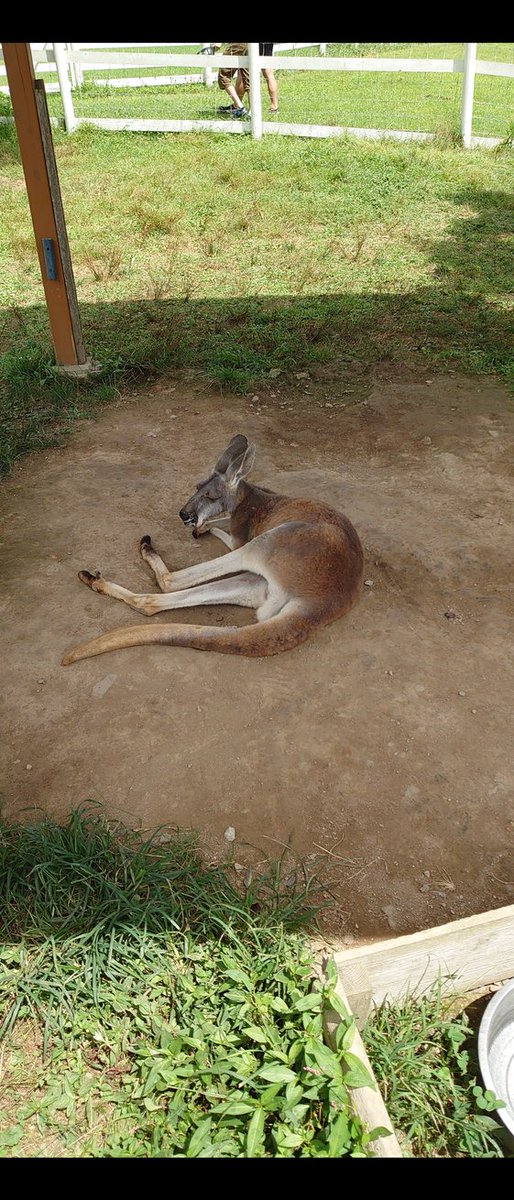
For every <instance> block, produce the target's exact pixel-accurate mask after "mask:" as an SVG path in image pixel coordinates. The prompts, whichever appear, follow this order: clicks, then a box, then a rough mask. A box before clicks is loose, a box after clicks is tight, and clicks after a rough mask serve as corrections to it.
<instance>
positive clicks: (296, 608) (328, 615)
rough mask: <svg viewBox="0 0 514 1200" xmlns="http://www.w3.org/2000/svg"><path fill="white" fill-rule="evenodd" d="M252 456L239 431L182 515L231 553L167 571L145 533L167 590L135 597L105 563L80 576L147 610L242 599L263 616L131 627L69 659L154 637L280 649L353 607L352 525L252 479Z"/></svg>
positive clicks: (358, 555) (259, 651)
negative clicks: (111, 579)
mask: <svg viewBox="0 0 514 1200" xmlns="http://www.w3.org/2000/svg"><path fill="white" fill-rule="evenodd" d="M254 458H255V447H254V446H253V445H250V444H249V442H248V439H247V438H246V437H244V436H243V435H242V434H237V435H236V437H233V438H232V441H231V442H230V443H229V445H228V446H227V449H226V450H225V451H224V453H223V454H222V455H221V457H220V458H219V459H218V461H217V463H216V465H215V467H214V468H213V470H212V472H211V474H210V475H209V477H208V479H205V480H204V481H203V482H202V483H198V484H197V488H196V491H195V493H194V495H193V496H191V499H190V500H188V501H187V504H186V505H185V507H184V508H183V509H181V511H180V513H179V516H180V518H181V520H182V521H183V522H184V525H185V526H186V528H188V529H191V530H192V533H193V537H196V538H198V537H200V536H201V535H202V534H205V533H207V532H210V533H212V534H214V536H215V537H217V538H219V539H220V540H221V541H222V542H224V544H225V545H226V546H228V548H229V553H228V554H225V555H224V556H222V557H220V558H216V559H214V560H212V561H210V562H203V563H199V564H198V565H197V566H194V567H185V569H184V570H181V571H169V570H168V568H167V566H166V564H165V563H164V562H163V560H162V558H161V557H160V556H159V554H158V553H157V551H156V550H155V549H154V546H153V545H152V540H151V538H150V537H149V536H148V535H146V536H145V537H143V538H141V542H140V552H141V555H142V558H143V560H144V561H145V562H146V563H148V566H149V567H150V568H151V570H152V571H153V573H154V575H155V578H156V580H157V583H158V585H159V587H160V588H161V593H159V592H157V593H155V594H153V593H149V594H143V595H136V594H135V593H134V592H129V591H128V590H127V589H126V588H124V587H120V586H119V584H117V583H108V582H107V580H105V579H103V578H102V576H101V574H100V572H99V571H97V572H96V573H95V574H94V575H93V574H91V572H90V571H79V579H80V580H81V581H82V583H85V584H86V585H87V587H89V588H92V590H93V591H94V592H100V593H101V594H102V595H103V596H113V597H114V598H115V599H117V600H123V601H124V603H125V604H129V605H130V607H131V608H135V609H137V610H138V612H141V613H144V614H145V616H153V614H154V613H157V612H163V611H164V610H167V609H172V608H194V607H196V606H197V605H200V604H240V605H243V606H245V607H247V608H253V609H255V611H256V616H257V624H250V625H243V626H241V627H238V626H228V627H225V628H218V627H217V626H209V625H180V624H179V625H160V624H159V625H156V626H151V625H148V624H147V625H132V626H129V627H128V628H123V629H114V630H112V631H111V632H110V633H104V634H102V635H101V636H100V637H97V638H94V639H93V640H92V641H90V642H85V643H84V644H83V645H81V646H77V647H76V648H75V649H74V650H70V652H69V653H68V654H66V655H65V656H64V658H63V660H62V662H63V666H68V665H69V664H70V663H74V662H77V661H78V660H79V659H81V658H91V657H92V656H93V655H95V654H104V653H105V652H106V651H108V650H119V649H121V648H122V647H125V646H142V645H148V644H149V643H152V644H153V643H157V644H159V645H164V646H190V647H193V648H194V649H195V650H217V651H219V652H220V653H221V654H243V655H247V656H249V657H260V656H261V655H268V654H280V653H281V651H283V650H292V649H293V648H294V647H295V646H298V645H299V644H300V642H304V641H306V639H307V638H308V637H310V635H311V633H313V632H314V630H315V629H319V628H321V626H323V625H328V624H329V622H331V621H336V620H337V618H338V617H342V616H344V615H345V613H347V612H348V611H349V609H350V608H351V607H352V605H353V604H354V603H355V601H356V600H357V599H358V596H359V594H360V591H361V588H362V576H363V552H362V546H361V543H360V541H359V537H358V535H357V533H356V531H355V529H354V528H353V525H352V524H351V523H350V521H349V520H348V518H347V517H345V516H344V515H343V514H342V513H339V512H336V510H335V509H334V508H330V506H329V505H328V504H323V503H320V502H319V501H317V500H298V499H293V498H291V497H289V496H281V495H278V494H277V493H276V492H272V491H271V490H270V489H269V488H266V487H255V486H254V485H253V484H250V483H247V482H246V478H247V476H248V474H249V473H250V470H251V468H252V466H253V461H254ZM227 521H228V528H227Z"/></svg>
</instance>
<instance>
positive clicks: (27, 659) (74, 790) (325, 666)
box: [0, 367, 514, 937]
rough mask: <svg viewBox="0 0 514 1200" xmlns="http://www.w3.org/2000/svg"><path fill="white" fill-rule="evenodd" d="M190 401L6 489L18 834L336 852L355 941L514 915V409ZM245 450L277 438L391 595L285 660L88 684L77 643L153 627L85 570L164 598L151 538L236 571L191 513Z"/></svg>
mask: <svg viewBox="0 0 514 1200" xmlns="http://www.w3.org/2000/svg"><path fill="white" fill-rule="evenodd" d="M175 383H176V381H170V382H165V383H162V382H161V383H160V385H157V386H155V387H151V388H150V389H148V390H147V391H146V393H145V394H144V395H143V394H141V395H139V396H132V397H125V398H124V400H123V403H121V404H119V405H118V406H117V407H115V408H111V409H109V411H107V412H106V413H105V414H103V415H102V416H101V417H100V418H99V419H98V420H97V421H96V422H95V423H91V424H84V425H83V426H82V427H80V428H77V430H76V431H75V432H74V434H73V435H72V437H71V439H70V441H69V442H68V444H67V446H66V447H65V448H64V449H60V450H55V451H50V452H45V453H42V454H39V455H37V456H32V457H31V458H29V459H26V460H25V461H24V462H23V463H21V464H20V465H19V466H18V467H17V469H16V470H15V471H14V473H13V475H12V477H11V478H10V480H9V481H8V482H7V483H6V484H5V485H4V487H3V489H2V496H1V501H0V503H1V511H2V514H3V527H4V531H5V532H4V538H3V543H4V544H3V588H2V609H3V615H4V620H3V624H2V630H1V632H0V653H1V656H2V664H3V671H2V676H3V678H2V692H3V704H4V728H5V736H4V739H3V747H2V767H3V776H4V785H3V786H4V812H5V814H6V816H8V817H9V818H13V817H21V818H22V819H28V818H29V817H33V815H34V811H37V812H39V813H41V814H42V813H47V814H48V815H51V816H52V817H55V818H60V817H62V816H63V815H64V814H65V813H66V812H67V811H68V810H69V809H70V808H71V807H74V806H76V805H78V804H80V803H81V802H82V801H84V800H85V799H86V798H87V797H92V798H95V799H97V800H99V801H102V802H103V803H104V804H105V805H106V807H107V809H108V811H109V812H110V813H111V814H112V815H113V816H115V817H118V818H121V819H122V820H124V821H125V822H126V823H128V824H133V825H135V826H139V825H142V827H144V828H147V829H153V828H155V827H156V826H158V825H161V824H163V823H171V824H178V825H180V826H183V827H194V828H196V829H198V830H199V832H200V835H201V839H202V843H203V845H204V846H205V847H206V848H207V850H208V853H209V854H212V855H213V856H214V857H217V856H219V855H223V854H225V853H226V850H227V843H226V842H225V841H224V838H223V833H224V830H225V829H226V828H227V827H228V826H233V827H234V828H235V830H236V837H237V842H236V850H235V857H236V859H238V860H240V861H241V862H245V861H246V860H245V853H246V851H245V847H244V845H241V843H245V842H246V843H250V844H251V845H252V846H258V847H262V848H264V849H265V850H266V851H267V852H268V853H273V854H274V853H279V852H280V850H281V848H282V847H281V844H282V843H284V842H287V841H288V838H289V837H291V838H292V845H293V847H294V849H295V850H296V851H297V852H298V853H299V854H301V855H316V854H318V853H319V848H320V847H323V848H324V849H325V850H329V851H331V854H330V855H329V860H330V863H331V864H333V868H334V871H333V875H332V879H333V880H334V881H335V882H333V883H331V888H332V891H333V893H334V895H335V897H336V899H337V904H336V907H335V908H334V910H333V912H332V914H331V915H329V917H328V919H327V922H326V927H329V928H331V929H333V930H334V932H337V934H338V935H344V934H345V933H346V934H347V935H349V936H350V937H351V936H357V937H369V936H377V935H384V934H386V935H387V934H389V935H391V931H394V933H406V932H410V931H412V930H416V929H421V928H424V927H426V926H430V925H434V924H439V923H442V922H444V921H446V920H451V919H453V918H455V917H458V916H465V915H468V914H471V913H476V912H480V911H482V910H486V909H489V908H495V907H498V906H500V905H502V904H507V903H509V902H511V901H512V898H513V890H514V889H513V873H512V865H511V859H512V844H513V835H514V822H513V812H512V792H513V786H514V767H513V762H512V753H511V748H512V712H513V711H514V681H513V671H512V644H513V634H514V612H513V606H512V590H511V589H512V505H513V500H514V470H513V456H512V444H513V433H514V413H513V409H512V403H511V401H510V400H509V397H508V396H507V394H506V393H505V391H504V389H503V388H502V387H501V386H500V385H499V384H498V383H495V382H492V381H491V380H490V379H481V378H472V379H470V378H464V377H459V376H457V375H453V376H445V377H438V378H435V379H433V380H431V381H429V380H425V379H420V377H419V375H415V374H414V373H413V372H409V371H405V372H400V371H398V370H396V371H395V370H394V369H393V368H387V367H384V369H383V370H382V371H381V373H380V374H377V375H376V376H375V379H374V383H373V386H372V387H371V389H370V390H369V391H368V394H367V398H365V399H363V395H362V389H360V392H359V389H358V388H357V393H358V394H356V393H355V392H354V391H352V390H351V388H352V386H353V385H352V381H351V378H350V383H349V385H348V386H349V388H350V390H349V392H348V395H347V397H345V395H344V389H343V388H341V387H339V388H338V392H337V398H334V399H332V400H331V399H330V395H331V393H330V386H331V384H330V381H329V380H328V379H327V380H326V381H325V383H324V384H323V382H322V380H321V379H320V380H319V381H313V380H312V379H311V378H309V377H305V374H303V375H302V376H299V377H298V379H297V380H296V383H295V387H291V385H289V386H286V385H285V384H282V383H281V381H280V379H276V380H274V381H273V383H272V384H271V385H270V386H269V387H268V389H267V390H266V389H263V390H262V391H261V393H260V394H259V398H258V399H255V397H254V398H252V397H250V396H248V397H244V398H242V397H233V396H227V395H225V396H221V395H219V394H217V393H214V392H208V391H205V390H202V388H201V387H200V386H199V385H198V384H197V383H195V382H194V381H191V383H190V384H185V383H184V382H183V381H182V382H179V383H177V384H176V386H175ZM272 390H273V393H274V394H272ZM306 393H309V394H306ZM236 432H245V433H247V434H248V435H249V436H250V437H251V438H252V439H254V440H255V441H256V443H257V447H258V456H257V462H256V467H255V469H254V473H253V477H254V478H255V480H256V481H257V482H262V483H264V484H267V485H269V486H271V487H273V488H275V489H276V490H278V491H284V492H287V493H290V494H297V495H304V496H311V497H312V496H314V497H319V498H320V499H323V500H325V501H328V502H329V503H332V504H334V505H335V506H336V507H339V508H341V509H343V510H344V511H346V512H347V514H348V515H349V517H350V518H351V520H352V521H353V522H354V523H355V525H356V527H357V529H358V531H359V533H360V535H361V538H362V541H363V544H364V547H365V554H366V568H365V578H366V579H367V580H370V581H372V586H369V587H365V588H364V594H363V597H362V600H361V602H360V603H359V605H357V607H356V608H355V609H354V610H353V611H352V612H351V614H350V615H349V616H348V617H347V618H345V619H344V620H342V621H340V622H337V623H335V624H334V625H331V626H329V627H328V628H327V629H325V630H323V631H321V633H319V634H318V635H317V636H315V637H314V638H313V639H312V640H311V641H310V642H307V643H306V644H305V645H303V646H301V647H299V648H298V649H297V650H295V651H293V652H291V653H288V654H284V655H280V656H279V657H277V658H271V659H260V660H259V659H256V660H249V659H244V658H241V659H237V658H232V657H225V656H222V655H217V654H201V653H198V652H196V651H194V650H182V649H167V648H164V647H159V646H152V647H141V648H138V649H132V650H122V651H118V652H117V653H115V654H110V655H105V656H102V657H99V658H94V659H90V660H87V661H84V662H81V663H78V664H76V665H75V666H72V667H69V668H67V669H63V668H62V667H61V666H60V660H61V657H62V654H63V652H64V651H65V650H67V649H69V648H70V647H71V646H73V645H75V644H76V643H78V642H82V641H84V640H85V639H86V638H89V637H93V636H95V635H96V634H98V633H100V632H103V631H105V630H108V629H110V628H112V627H114V626H121V625H127V624H130V623H131V622H134V623H138V622H140V621H141V617H139V616H138V614H137V613H135V612H133V611H132V610H130V609H128V608H127V607H126V606H124V605H121V604H118V603H116V602H115V601H113V600H109V599H106V598H104V597H102V596H97V595H94V594H93V593H91V592H88V591H87V590H86V589H85V588H84V587H83V586H82V585H81V584H80V583H79V581H78V579H77V571H78V570H79V569H80V568H84V567H87V568H89V569H97V568H99V569H101V570H102V572H103V574H104V575H105V577H106V578H108V579H111V580H114V581H116V582H118V583H122V584H124V585H126V586H128V587H130V588H132V589H134V590H136V591H143V590H145V591H146V590H148V588H149V581H150V575H149V573H148V570H147V568H146V567H145V566H144V564H143V562H142V561H141V559H140V558H139V555H138V542H139V538H140V536H141V535H142V534H144V533H150V534H151V535H152V537H153V539H154V542H155V545H156V547H157V548H158V549H159V551H160V552H161V554H162V556H163V558H164V559H165V561H166V562H167V563H168V565H170V566H171V567H172V568H177V567H183V566H186V565H189V564H192V563H195V562H198V561H199V560H200V559H202V558H206V557H214V556H217V555H218V554H220V553H221V554H223V553H224V550H223V548H222V547H221V545H220V543H218V542H217V541H216V540H215V539H213V538H210V537H205V538H202V539H200V540H199V541H197V542H195V541H194V540H193V539H192V538H191V537H190V535H188V534H187V533H186V531H185V530H184V528H183V526H182V525H181V523H180V521H179V519H178V510H179V509H180V508H181V507H182V504H183V503H184V500H185V499H187V497H188V496H189V495H190V494H191V492H192V490H193V487H194V484H195V481H196V480H197V479H199V478H203V477H204V476H205V472H206V469H207V468H209V467H210V465H211V464H212V463H213V462H214V460H215V458H216V457H217V455H218V453H219V451H220V450H221V449H222V448H223V446H224V444H225V443H226V442H228V440H229V438H230V437H231V436H232V435H233V434H234V433H236ZM152 619H153V620H154V621H163V622H166V621H167V620H170V619H172V616H171V614H162V615H159V616H157V617H154V618H152ZM248 619H249V613H248V612H247V611H246V610H238V609H228V608H227V609H220V608H216V607H212V608H210V609H206V610H203V611H199V610H189V611H187V612H186V613H184V614H183V613H176V614H173V620H184V621H192V622H195V621H204V622H205V623H206V624H207V623H211V624H212V623H226V624H234V623H241V624H242V623H244V622H246V621H248ZM338 856H339V857H338Z"/></svg>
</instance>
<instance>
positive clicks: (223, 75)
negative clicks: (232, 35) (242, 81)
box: [218, 42, 246, 110]
mask: <svg viewBox="0 0 514 1200" xmlns="http://www.w3.org/2000/svg"><path fill="white" fill-rule="evenodd" d="M224 54H230V55H239V54H246V46H243V43H241V42H230V44H229V45H228V46H227V48H226V50H225V51H224ZM238 74H239V72H238ZM233 75H234V71H231V70H230V68H229V67H221V68H220V70H219V72H218V87H220V88H221V89H222V90H223V91H225V92H226V93H227V95H228V96H229V97H230V99H231V101H232V107H233V108H235V109H237V110H241V109H242V108H244V104H243V102H242V100H240V98H239V96H238V94H237V91H236V88H235V87H234V85H233V83H232V78H233ZM236 83H237V80H236Z"/></svg>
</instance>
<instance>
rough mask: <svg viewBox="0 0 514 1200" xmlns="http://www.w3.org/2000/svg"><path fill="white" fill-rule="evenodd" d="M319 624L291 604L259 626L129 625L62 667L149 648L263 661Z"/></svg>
mask: <svg viewBox="0 0 514 1200" xmlns="http://www.w3.org/2000/svg"><path fill="white" fill-rule="evenodd" d="M320 624H325V621H320V620H319V619H316V618H314V619H313V617H312V615H310V614H307V613H306V612H305V609H300V608H299V606H298V604H297V603H295V601H290V602H289V603H288V604H286V605H285V606H284V608H283V609H282V611H281V612H280V613H279V614H278V615H277V616H276V617H270V619H269V620H268V621H262V622H261V623H260V624H256V625H242V626H240V627H238V626H233V625H231V626H228V627H226V628H225V629H222V628H220V629H218V628H217V627H216V626H215V625H214V626H213V625H129V626H128V627H126V628H124V629H113V630H111V631H110V633H103V634H101V636H100V637H97V638H93V640H92V641H90V642H83V644H82V645H81V646H77V647H76V648H75V649H74V650H70V651H69V653H68V654H65V655H64V658H63V660H62V665H63V667H67V666H69V664H70V663H74V662H78V660H79V659H80V658H93V656H94V655H95V654H106V653H107V651H108V650H121V649H123V648H124V647H125V646H148V645H160V646H189V647H191V648H192V649H194V650H217V651H218V653H219V654H242V655H246V656H247V657H249V658H260V657H264V656H265V655H268V654H280V653H281V652H282V651H283V650H292V649H293V648H294V647H295V646H298V645H299V644H300V642H304V641H305V640H306V639H307V638H308V637H309V634H310V633H311V632H312V630H313V629H314V628H315V627H316V626H317V625H320Z"/></svg>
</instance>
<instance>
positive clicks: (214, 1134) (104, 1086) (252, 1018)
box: [0, 806, 376, 1158]
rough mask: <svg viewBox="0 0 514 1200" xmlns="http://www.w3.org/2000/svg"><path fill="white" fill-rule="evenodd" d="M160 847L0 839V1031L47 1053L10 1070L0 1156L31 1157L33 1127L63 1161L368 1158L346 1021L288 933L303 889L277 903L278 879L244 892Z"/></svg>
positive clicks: (303, 913)
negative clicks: (25, 1038) (356, 1108)
mask: <svg viewBox="0 0 514 1200" xmlns="http://www.w3.org/2000/svg"><path fill="white" fill-rule="evenodd" d="M167 837H168V840H166V841H165V842H160V841H159V838H158V836H157V837H156V836H154V837H153V838H151V839H147V840H143V839H141V838H140V837H139V836H138V835H137V834H135V833H133V832H131V831H129V830H127V829H125V828H123V827H122V826H120V825H116V827H115V828H111V826H110V825H109V823H108V822H107V821H106V819H105V817H103V816H102V814H101V813H99V812H98V811H97V810H96V809H95V807H94V806H85V807H84V808H83V809H82V810H80V811H77V812H74V813H72V814H71V816H70V817H69V819H68V821H67V822H66V823H65V824H64V825H62V826H58V825H56V824H55V823H53V822H51V821H47V820H44V821H41V822H39V823H38V824H37V825H32V826H30V825H29V826H21V825H11V826H9V825H2V826H0V911H1V912H2V918H3V944H2V946H1V948H0V1004H1V1008H2V1011H3V1012H4V1014H5V1015H4V1019H3V1024H2V1027H1V1033H2V1034H3V1035H4V1037H5V1038H6V1040H7V1044H8V1047H9V1048H10V1049H11V1052H12V1047H16V1039H17V1038H18V1037H20V1036H22V1033H23V1031H24V1030H26V1029H27V1028H28V1026H29V1025H32V1028H34V1029H35V1030H36V1040H37V1041H38V1042H39V1043H40V1045H41V1052H42V1057H41V1058H40V1059H39V1060H38V1066H37V1069H36V1070H35V1071H34V1056H33V1055H32V1058H29V1060H28V1061H29V1064H30V1065H29V1066H27V1059H26V1057H25V1056H24V1055H23V1054H22V1055H21V1060H19V1061H18V1063H17V1066H16V1064H14V1065H13V1067H12V1070H11V1073H10V1075H9V1072H8V1075H7V1083H6V1084H5V1087H6V1094H7V1093H8V1095H9V1111H8V1113H7V1118H6V1123H5V1127H4V1128H3V1129H2V1128H1V1127H0V1148H1V1152H2V1153H4V1154H7V1153H10V1152H12V1151H14V1152H15V1153H17V1154H20V1153H23V1152H24V1145H25V1144H30V1138H32V1139H33V1138H34V1129H33V1125H34V1122H35V1123H36V1125H37V1131H38V1137H39V1142H38V1144H39V1145H41V1141H43V1143H44V1141H45V1139H48V1138H51V1137H54V1138H55V1137H57V1138H58V1140H59V1145H60V1147H61V1152H63V1153H65V1152H66V1153H69V1152H71V1153H74V1152H77V1153H80V1154H87V1155H116V1156H119V1155H121V1156H123V1155H130V1156H131V1157H133V1156H145V1157H148V1156H154V1155H163V1154H164V1155H166V1156H170V1155H171V1156H177V1155H178V1156H181V1157H183V1156H186V1157H190V1158H194V1157H205V1156H213V1157H252V1158H253V1157H296V1156H301V1157H328V1158H330V1157H339V1156H341V1155H351V1156H353V1157H363V1156H364V1157H365V1156H366V1155H367V1154H368V1153H369V1150H368V1146H369V1142H370V1140H371V1138H372V1136H373V1135H376V1131H366V1130H364V1129H363V1127H362V1125H361V1122H360V1120H359V1119H358V1118H357V1117H356V1116H355V1115H354V1114H353V1112H352V1109H351V1100H350V1089H351V1088H352V1087H361V1086H363V1085H364V1084H369V1083H370V1079H369V1077H368V1075H367V1072H366V1071H365V1070H364V1068H363V1067H362V1064H361V1063H360V1061H359V1060H358V1059H356V1058H355V1056H354V1055H353V1054H352V1053H351V1051H350V1050H349V1049H348V1046H349V1043H350V1040H351V1036H352V1033H353V1021H352V1020H351V1019H350V1018H349V1016H348V1014H347V1013H346V1012H345V1010H344V1008H342V1007H341V1005H340V1001H339V1000H338V997H337V996H336V995H335V994H334V991H333V988H334V984H335V981H336V975H335V968H334V967H332V971H331V974H330V975H329V978H328V981H327V983H326V984H324V985H322V984H321V983H320V982H317V981H313V957H312V952H311V950H310V948H309V946H308V944H307V943H306V941H305V940H304V939H302V938H301V937H300V936H299V934H298V933H297V932H295V929H298V928H299V927H301V926H302V924H304V922H305V920H306V919H308V918H309V916H312V912H313V909H312V907H310V908H309V907H308V906H306V899H307V892H308V889H306V888H305V887H303V888H302V887H300V886H299V887H298V888H297V889H296V891H295V889H293V894H292V895H291V887H290V886H289V887H288V889H287V892H286V894H285V895H284V898H283V899H282V896H281V886H280V870H279V871H278V873H277V871H276V870H275V868H274V867H273V866H272V867H271V868H269V869H268V870H267V871H265V873H264V875H263V878H262V886H261V885H260V883H259V879H255V878H254V879H253V881H252V885H251V888H248V889H244V888H242V889H240V888H238V886H237V882H236V883H233V882H232V880H231V877H230V876H231V869H230V867H229V866H222V867H219V868H213V867H206V866H205V864H204V863H203V861H202V859H201V856H200V854H199V852H198V848H197V844H196V839H195V837H194V836H193V835H190V834H182V833H179V832H178V831H175V832H174V833H173V834H168V835H167ZM325 1008H332V1009H333V1008H336V1009H339V1011H340V1013H341V1024H340V1026H339V1029H338V1033H337V1043H336V1049H335V1051H333V1050H331V1049H329V1048H328V1047H327V1046H326V1045H325V1043H324V1040H323V1013H324V1010H325ZM15 1057H16V1056H15ZM27 1070H29V1074H30V1072H32V1074H31V1075H30V1078H31V1087H30V1099H28V1100H27V1099H26V1098H23V1099H22V1098H21V1097H22V1095H23V1091H24V1090H25V1091H26V1090H27ZM20 1071H21V1075H20ZM17 1087H18V1088H19V1092H18V1093H17ZM17 1095H18V1101H17V1099H16V1097H17ZM64 1118H66V1120H65V1123H64V1124H63V1119H64ZM27 1139H28V1140H27Z"/></svg>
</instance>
